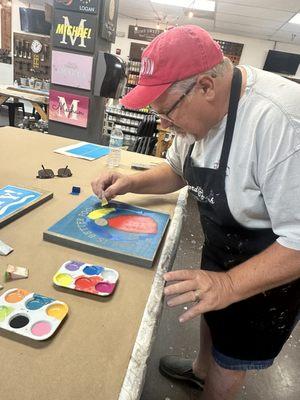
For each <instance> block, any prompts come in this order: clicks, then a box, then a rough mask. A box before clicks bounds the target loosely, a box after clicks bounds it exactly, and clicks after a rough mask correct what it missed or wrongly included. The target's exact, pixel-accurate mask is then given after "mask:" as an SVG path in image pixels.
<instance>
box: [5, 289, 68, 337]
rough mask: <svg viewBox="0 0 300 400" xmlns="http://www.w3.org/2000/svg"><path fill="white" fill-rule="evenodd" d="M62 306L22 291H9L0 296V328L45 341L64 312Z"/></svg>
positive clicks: (63, 316) (65, 311) (56, 302)
mask: <svg viewBox="0 0 300 400" xmlns="http://www.w3.org/2000/svg"><path fill="white" fill-rule="evenodd" d="M68 310H69V308H68V306H67V304H66V303H63V302H61V301H57V300H54V299H52V298H50V297H46V296H43V295H40V294H37V293H31V292H29V291H27V290H23V289H17V288H14V289H10V290H7V291H6V292H5V293H3V294H2V296H0V328H2V329H5V330H7V331H10V332H15V333H17V334H19V335H22V336H27V337H29V338H31V339H34V340H45V339H48V338H49V337H50V336H52V335H53V334H54V332H55V331H56V329H57V328H58V327H59V325H60V324H61V322H62V320H63V319H64V318H65V316H66V315H67V313H68Z"/></svg>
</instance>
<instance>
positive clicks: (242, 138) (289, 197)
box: [167, 66, 300, 250]
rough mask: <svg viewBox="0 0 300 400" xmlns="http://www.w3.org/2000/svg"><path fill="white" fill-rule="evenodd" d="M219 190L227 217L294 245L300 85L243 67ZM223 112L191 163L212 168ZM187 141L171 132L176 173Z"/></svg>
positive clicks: (298, 222)
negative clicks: (223, 195) (224, 198)
mask: <svg viewBox="0 0 300 400" xmlns="http://www.w3.org/2000/svg"><path fill="white" fill-rule="evenodd" d="M244 68H245V69H246V71H247V87H246V91H245V93H244V95H243V97H242V98H241V99H240V102H239V108H238V113H237V120H236V126H235V131H234V135H233V140H232V145H231V150H230V155H229V160H228V168H227V173H226V180H225V190H226V195H227V199H228V204H229V208H230V211H231V213H232V215H233V217H234V218H235V219H236V221H237V222H239V223H240V224H241V225H243V226H245V227H247V228H257V229H259V228H272V229H273V232H274V233H275V234H276V235H278V236H279V238H278V239H277V241H278V242H279V243H280V244H281V245H282V246H285V247H288V248H291V249H296V250H300V84H297V83H295V82H292V81H289V80H288V79H285V78H282V77H280V76H277V75H275V74H272V73H269V72H266V71H262V70H259V69H256V68H253V67H249V66H244ZM226 121H227V116H225V117H224V118H223V120H222V121H221V122H220V123H219V125H218V126H217V127H215V128H214V129H211V130H210V131H209V133H208V135H207V136H206V137H205V138H204V139H202V140H199V141H197V142H196V143H195V146H194V150H193V153H192V160H193V162H194V165H196V166H199V167H205V168H218V163H219V160H220V156H221V149H222V145H223V140H224V134H225V127H226ZM188 149H189V144H188V143H187V142H186V140H185V139H184V138H182V137H179V136H176V137H175V139H174V142H173V144H172V146H171V147H170V149H169V151H168V154H167V162H168V163H169V164H170V166H171V167H172V168H173V169H174V171H175V172H176V173H177V174H179V175H182V173H183V165H184V161H185V158H186V155H187V152H188Z"/></svg>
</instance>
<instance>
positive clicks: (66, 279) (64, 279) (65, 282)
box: [53, 274, 74, 287]
mask: <svg viewBox="0 0 300 400" xmlns="http://www.w3.org/2000/svg"><path fill="white" fill-rule="evenodd" d="M53 280H54V283H56V284H57V285H59V286H66V287H68V286H69V285H70V284H71V283H73V280H74V279H73V278H72V277H71V275H68V274H58V275H55V277H54V279H53Z"/></svg>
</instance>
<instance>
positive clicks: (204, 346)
mask: <svg viewBox="0 0 300 400" xmlns="http://www.w3.org/2000/svg"><path fill="white" fill-rule="evenodd" d="M211 347H212V341H211V335H210V330H209V327H208V325H207V323H206V322H205V319H204V317H203V316H202V317H201V323H200V349H199V352H198V356H197V358H196V360H195V361H194V362H193V371H194V374H195V375H196V376H198V377H199V378H202V379H205V378H206V375H207V373H208V367H209V363H210V359H211Z"/></svg>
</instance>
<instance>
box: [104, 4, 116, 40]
mask: <svg viewBox="0 0 300 400" xmlns="http://www.w3.org/2000/svg"><path fill="white" fill-rule="evenodd" d="M118 9H119V0H104V1H103V2H102V12H101V15H102V21H101V36H102V37H103V38H104V39H106V40H108V41H109V42H113V43H114V42H115V39H116V31H117V19H118Z"/></svg>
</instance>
